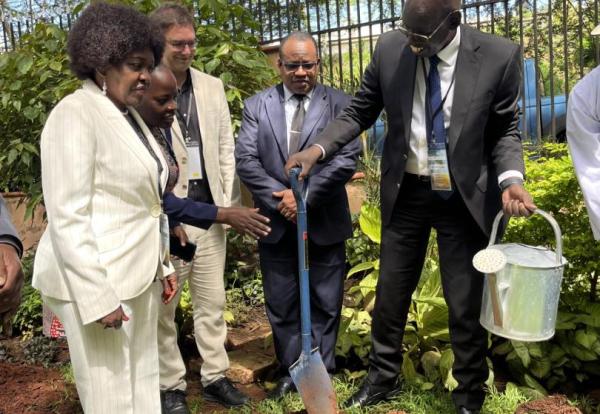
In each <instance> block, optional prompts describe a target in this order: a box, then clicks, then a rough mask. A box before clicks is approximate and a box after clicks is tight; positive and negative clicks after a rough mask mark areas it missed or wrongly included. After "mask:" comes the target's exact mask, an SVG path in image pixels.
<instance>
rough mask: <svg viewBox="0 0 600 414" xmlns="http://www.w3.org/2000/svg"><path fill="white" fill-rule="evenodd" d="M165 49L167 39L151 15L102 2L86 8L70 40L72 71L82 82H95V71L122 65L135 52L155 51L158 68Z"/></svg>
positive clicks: (71, 33) (69, 52)
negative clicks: (91, 80) (83, 80)
mask: <svg viewBox="0 0 600 414" xmlns="http://www.w3.org/2000/svg"><path fill="white" fill-rule="evenodd" d="M163 48H164V40H163V36H162V34H161V33H160V31H159V30H158V29H157V28H156V26H155V25H153V24H152V23H151V22H150V19H149V18H148V17H147V16H145V15H143V14H142V13H140V12H138V11H136V10H135V9H132V8H130V7H126V6H121V5H114V4H107V3H101V2H99V3H93V4H91V5H89V6H88V7H86V8H85V10H84V11H83V12H82V13H81V15H80V16H79V18H78V19H77V21H76V22H75V24H74V25H73V27H72V28H71V31H70V32H69V39H68V41H67V52H68V54H69V59H70V64H71V70H72V71H73V73H74V74H75V75H76V76H77V77H78V78H79V79H87V78H91V79H93V78H94V72H95V71H99V72H101V73H103V72H105V71H106V69H108V67H110V66H119V65H120V64H121V63H123V62H124V61H125V59H126V58H127V56H129V55H130V54H131V53H133V52H138V51H142V50H145V49H150V50H151V51H152V54H153V55H154V62H155V64H156V65H158V63H159V62H160V59H161V57H162V52H163Z"/></svg>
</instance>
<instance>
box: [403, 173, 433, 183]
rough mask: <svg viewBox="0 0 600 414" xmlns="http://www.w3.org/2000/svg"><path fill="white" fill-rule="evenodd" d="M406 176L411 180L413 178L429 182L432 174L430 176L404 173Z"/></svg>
mask: <svg viewBox="0 0 600 414" xmlns="http://www.w3.org/2000/svg"><path fill="white" fill-rule="evenodd" d="M404 178H405V179H409V180H413V181H420V182H422V183H428V182H430V181H431V176H429V175H418V174H411V173H404Z"/></svg>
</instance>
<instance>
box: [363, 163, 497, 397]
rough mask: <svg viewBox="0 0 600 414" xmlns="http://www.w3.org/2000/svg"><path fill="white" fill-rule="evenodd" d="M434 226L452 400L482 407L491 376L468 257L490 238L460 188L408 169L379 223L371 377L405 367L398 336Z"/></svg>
mask: <svg viewBox="0 0 600 414" xmlns="http://www.w3.org/2000/svg"><path fill="white" fill-rule="evenodd" d="M431 228H434V229H435V230H436V231H437V243H438V249H439V256H440V271H441V276H442V287H443V291H444V298H445V300H446V303H447V304H448V308H449V327H450V340H451V343H452V350H453V351H454V366H453V368H452V374H453V375H454V377H455V378H456V380H457V381H458V384H459V385H458V387H457V388H456V389H455V390H454V391H453V394H452V397H453V400H454V403H455V404H456V406H457V407H459V406H464V407H466V408H469V409H478V408H480V407H481V405H482V403H483V399H484V396H485V395H484V391H483V383H484V382H485V380H486V379H487V377H488V367H487V364H486V360H485V357H486V351H487V333H486V331H485V330H484V329H483V327H482V326H481V325H480V324H479V314H480V311H481V295H482V288H483V276H482V275H481V274H480V273H478V272H477V271H476V270H475V269H474V268H473V265H472V264H471V260H472V258H473V255H474V254H475V253H476V252H477V251H479V250H480V249H482V248H484V247H485V246H486V245H487V237H486V236H485V234H484V233H483V231H482V230H481V229H480V228H479V227H478V225H477V224H476V223H475V221H474V220H473V218H472V217H471V215H470V213H469V211H468V210H467V207H466V206H465V204H464V202H463V200H462V198H461V196H460V194H459V193H458V191H455V192H454V193H453V195H452V196H451V197H450V198H449V199H447V200H445V199H443V198H442V197H440V196H439V194H438V193H436V192H434V191H432V190H431V184H430V183H429V182H428V181H420V180H419V179H418V178H417V176H415V175H412V174H406V175H405V178H404V180H403V183H402V186H401V188H400V193H399V195H398V200H397V202H396V205H395V206H394V210H393V215H392V219H391V222H390V224H389V226H385V227H384V228H383V229H382V238H381V240H382V241H381V267H380V275H379V281H378V284H377V291H376V301H375V308H374V312H373V322H372V333H371V335H372V340H373V347H372V351H371V354H370V369H369V379H370V380H371V382H373V383H375V384H390V385H391V384H392V383H393V382H394V381H395V380H396V377H397V376H398V374H399V372H400V369H401V366H402V355H401V347H402V337H403V335H404V328H405V325H406V320H407V313H408V309H409V306H410V303H411V295H412V293H413V292H414V290H415V288H416V286H417V283H418V281H419V277H420V275H421V270H422V268H423V263H424V260H425V254H426V249H427V244H428V240H429V234H430V231H431Z"/></svg>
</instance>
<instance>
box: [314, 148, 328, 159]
mask: <svg viewBox="0 0 600 414" xmlns="http://www.w3.org/2000/svg"><path fill="white" fill-rule="evenodd" d="M313 145H314V146H315V147H319V149H320V150H321V153H322V155H321V158H319V161H322V160H324V159H325V148H323V146H322V145H319V144H313Z"/></svg>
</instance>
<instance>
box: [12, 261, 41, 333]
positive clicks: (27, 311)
mask: <svg viewBox="0 0 600 414" xmlns="http://www.w3.org/2000/svg"><path fill="white" fill-rule="evenodd" d="M33 257H34V256H33V254H30V255H27V256H25V258H24V259H23V260H22V266H23V274H24V275H25V285H24V287H23V291H22V293H21V304H20V305H19V308H18V309H17V313H16V314H15V316H14V318H13V328H16V329H17V330H18V331H19V332H20V334H21V336H22V337H24V338H30V337H32V336H35V335H39V334H40V333H41V332H42V311H43V308H42V297H41V296H40V293H39V292H38V291H37V290H36V289H34V288H33V286H31V278H32V274H33Z"/></svg>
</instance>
